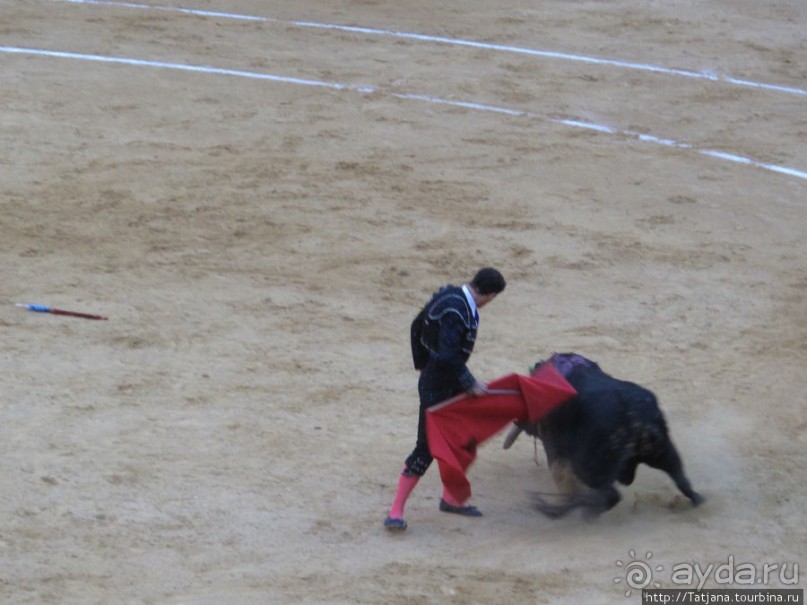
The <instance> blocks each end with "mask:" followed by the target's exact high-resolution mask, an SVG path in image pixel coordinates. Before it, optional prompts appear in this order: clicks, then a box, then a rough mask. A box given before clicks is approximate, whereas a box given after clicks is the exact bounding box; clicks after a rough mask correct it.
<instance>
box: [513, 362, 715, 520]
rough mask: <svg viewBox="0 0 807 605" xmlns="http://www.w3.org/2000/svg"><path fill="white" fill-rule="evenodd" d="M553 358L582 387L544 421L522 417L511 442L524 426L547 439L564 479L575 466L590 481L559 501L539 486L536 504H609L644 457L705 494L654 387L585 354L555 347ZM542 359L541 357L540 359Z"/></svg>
mask: <svg viewBox="0 0 807 605" xmlns="http://www.w3.org/2000/svg"><path fill="white" fill-rule="evenodd" d="M545 363H552V364H553V365H554V366H555V367H556V368H557V369H558V370H559V371H560V372H561V373H562V374H564V376H565V377H566V380H568V381H569V383H570V384H571V385H572V386H573V387H574V388H575V389H576V390H577V393H578V394H577V396H575V397H574V398H573V399H571V400H569V401H568V402H566V403H564V404H563V405H561V406H559V407H558V408H556V409H555V410H553V411H552V412H551V413H550V414H548V415H547V416H545V417H544V418H543V419H542V420H541V422H539V423H535V424H530V425H524V424H522V425H515V426H514V427H513V429H512V430H511V431H510V434H509V435H508V437H507V439H506V441H505V445H504V447H505V449H506V448H509V447H510V445H512V443H513V441H515V439H516V437H518V435H519V434H520V433H521V432H522V431H524V432H527V433H528V434H530V435H532V436H533V437H538V438H540V439H541V441H542V442H543V444H544V450H545V452H546V457H547V462H548V464H549V467H550V470H551V471H552V474H553V477H554V479H555V482H556V483H557V484H558V485H559V486H560V484H561V483H562V477H563V473H564V472H568V471H567V469H569V470H571V472H572V473H573V475H574V478H576V479H577V480H578V482H580V483H582V484H584V485H585V486H586V487H588V488H590V489H588V490H584V491H577V492H576V493H566V494H564V495H563V500H562V501H561V502H560V503H550V502H548V501H547V500H546V499H544V498H542V497H541V496H540V495H538V494H536V505H537V507H538V509H539V510H540V511H542V512H543V513H545V514H546V515H548V516H550V517H561V516H563V515H565V514H566V513H568V512H569V511H571V510H573V509H575V508H578V507H581V508H583V509H584V511H586V513H588V514H590V515H598V514H600V513H602V512H605V511H607V510H609V509H611V508H613V507H614V506H616V504H617V503H618V502H619V501H620V499H621V496H620V494H619V491H617V489H616V488H615V487H614V483H615V482H616V481H619V483H622V484H623V485H630V484H631V483H633V479H634V477H635V475H636V467H637V466H638V465H639V464H642V463H644V464H647V465H648V466H650V467H653V468H656V469H659V470H662V471H664V472H666V473H667V474H668V475H669V476H670V478H671V479H672V480H673V481H674V482H675V485H676V486H678V489H679V490H681V492H682V493H683V494H684V495H685V496H686V497H687V498H689V500H690V501H691V502H692V504H693V506H697V505H698V504H700V503H701V502H703V500H704V499H703V497H701V496H700V495H699V494H697V493H696V492H695V491H694V490H693V489H692V486H691V485H690V483H689V479H687V477H686V475H684V466H683V463H682V462H681V458H680V456H679V455H678V451H677V450H676V449H675V446H674V445H673V443H672V441H671V440H670V437H669V433H668V431H667V423H666V422H665V420H664V415H663V414H662V413H661V410H660V409H659V406H658V402H657V401H656V396H655V395H654V394H653V393H652V392H651V391H649V390H648V389H646V388H644V387H642V386H639V385H637V384H634V383H632V382H626V381H624V380H618V379H616V378H614V377H612V376H610V375H608V374H606V373H605V372H603V371H602V370H601V369H600V367H599V366H598V365H597V364H596V363H594V362H593V361H590V360H588V359H586V358H584V357H582V356H580V355H576V354H573V353H565V354H555V355H553V356H552V358H550V360H549V361H548V362H545ZM539 365H540V364H539Z"/></svg>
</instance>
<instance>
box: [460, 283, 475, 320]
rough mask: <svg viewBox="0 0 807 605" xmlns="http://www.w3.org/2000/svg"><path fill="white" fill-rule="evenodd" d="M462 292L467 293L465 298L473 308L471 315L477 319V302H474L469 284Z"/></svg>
mask: <svg viewBox="0 0 807 605" xmlns="http://www.w3.org/2000/svg"><path fill="white" fill-rule="evenodd" d="M462 291H463V292H465V298H466V299H467V300H468V305H469V306H470V307H471V313H472V314H473V316H474V317H476V315H477V313H478V311H477V310H476V301H475V300H474V296H473V294H471V291H470V290H469V289H468V284H465V285H463V286H462Z"/></svg>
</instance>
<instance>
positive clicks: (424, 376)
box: [403, 360, 463, 477]
mask: <svg viewBox="0 0 807 605" xmlns="http://www.w3.org/2000/svg"><path fill="white" fill-rule="evenodd" d="M462 392H463V388H462V385H461V384H460V383H459V381H458V380H457V378H456V377H455V376H454V375H453V373H451V372H446V370H445V369H444V368H441V367H439V366H438V364H437V363H435V362H434V361H433V360H430V361H429V363H427V364H426V367H425V368H423V370H421V372H420V378H419V379H418V394H419V395H420V410H419V413H418V435H417V442H416V444H415V449H414V450H412V453H411V454H409V457H408V458H407V459H406V467H405V468H404V470H403V473H404V474H405V475H417V476H418V477H422V476H423V475H424V474H425V473H426V471H427V470H428V469H429V466H431V463H432V462H433V461H434V457H433V456H432V455H431V452H430V451H429V441H428V439H427V437H426V410H427V409H429V408H430V407H432V406H434V405H437V404H438V403H442V402H443V401H445V400H446V399H451V398H452V397H454V396H456V395H459V394H460V393H462Z"/></svg>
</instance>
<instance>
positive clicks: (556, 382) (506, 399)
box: [426, 364, 577, 502]
mask: <svg viewBox="0 0 807 605" xmlns="http://www.w3.org/2000/svg"><path fill="white" fill-rule="evenodd" d="M488 389H490V390H492V391H513V393H512V394H510V393H508V394H492V395H484V396H482V397H471V396H469V395H458V396H457V397H453V398H452V399H449V400H448V401H445V402H444V403H440V404H438V405H436V406H434V407H431V408H429V409H428V410H427V411H426V435H427V437H428V440H429V450H430V451H431V454H432V456H434V458H435V459H436V460H437V465H438V467H439V468H440V477H441V478H442V480H443V485H444V486H445V488H446V489H447V490H448V491H449V492H450V493H451V495H452V496H454V498H456V500H457V502H465V501H466V500H468V498H470V497H471V484H470V483H469V482H468V479H467V478H466V476H465V471H466V470H468V467H469V466H471V464H472V463H473V461H474V459H475V458H476V448H477V446H478V445H480V444H481V443H483V442H485V441H487V440H488V439H490V438H491V437H493V435H495V434H496V433H498V432H499V431H500V430H501V429H503V428H504V427H505V426H507V425H508V424H509V423H511V422H513V421H516V422H537V421H538V420H540V419H541V418H543V417H544V416H545V415H546V414H548V413H549V412H551V411H552V410H553V409H554V408H556V407H557V406H558V405H560V404H561V403H563V402H564V401H567V400H568V399H571V398H572V397H574V396H575V395H576V394H577V391H575V390H574V387H572V385H570V384H569V383H568V382H566V379H565V378H563V376H561V375H560V373H559V372H558V371H557V370H556V369H555V368H554V367H552V365H551V364H544V365H543V366H541V367H540V368H539V369H538V370H536V371H535V372H534V373H533V374H532V376H521V375H518V374H509V375H507V376H503V377H502V378H499V379H497V380H494V381H493V382H491V383H489V384H488Z"/></svg>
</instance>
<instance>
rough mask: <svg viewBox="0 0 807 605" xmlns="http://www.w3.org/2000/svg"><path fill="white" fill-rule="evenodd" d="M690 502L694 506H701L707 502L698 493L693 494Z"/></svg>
mask: <svg viewBox="0 0 807 605" xmlns="http://www.w3.org/2000/svg"><path fill="white" fill-rule="evenodd" d="M690 500H691V501H692V506H700V505H701V504H703V503H704V502H706V498H704V497H703V496H701V495H700V494H697V493H695V494H692V497H691V498H690Z"/></svg>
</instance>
